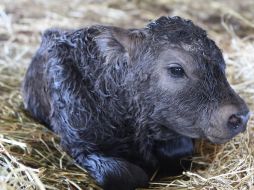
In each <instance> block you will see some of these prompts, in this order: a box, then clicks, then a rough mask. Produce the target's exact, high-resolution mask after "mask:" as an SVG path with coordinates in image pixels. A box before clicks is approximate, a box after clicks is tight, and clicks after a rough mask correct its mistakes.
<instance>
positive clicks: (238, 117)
mask: <svg viewBox="0 0 254 190" xmlns="http://www.w3.org/2000/svg"><path fill="white" fill-rule="evenodd" d="M248 119H249V113H248V114H233V115H231V116H230V117H229V119H228V126H229V127H230V128H232V129H237V128H239V127H244V126H245V125H246V124H247V122H248Z"/></svg>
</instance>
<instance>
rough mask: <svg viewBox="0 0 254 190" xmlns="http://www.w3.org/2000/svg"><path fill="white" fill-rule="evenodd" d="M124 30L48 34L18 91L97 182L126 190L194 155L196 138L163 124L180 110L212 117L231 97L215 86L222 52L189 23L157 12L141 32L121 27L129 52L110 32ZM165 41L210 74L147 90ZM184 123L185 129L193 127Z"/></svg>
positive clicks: (194, 117)
mask: <svg viewBox="0 0 254 190" xmlns="http://www.w3.org/2000/svg"><path fill="white" fill-rule="evenodd" d="M121 30H122V29H118V28H114V27H108V26H107V27H106V26H91V27H87V28H83V29H80V30H75V31H63V30H58V29H55V30H48V31H46V32H45V33H44V34H43V37H42V43H41V46H40V48H39V50H38V51H37V53H36V55H35V56H34V58H33V60H32V63H31V64H30V66H29V68H28V71H27V74H26V77H25V81H24V85H23V96H24V102H25V107H26V109H28V110H29V111H30V113H31V114H32V115H33V116H34V117H35V118H37V119H38V120H40V121H41V122H43V123H45V124H46V125H47V126H49V127H50V128H51V129H52V130H54V131H55V132H56V133H58V134H59V135H60V137H61V145H62V147H63V148H64V149H65V150H66V151H67V152H68V153H69V154H70V155H71V156H72V157H73V158H74V159H75V160H76V161H77V162H78V163H79V164H80V165H81V166H83V167H84V168H86V169H87V170H88V171H89V173H90V174H91V176H92V177H94V178H95V180H96V181H97V182H98V184H99V185H101V186H102V187H103V188H104V189H122V190H123V189H126V190H128V189H134V188H135V187H145V186H147V184H148V175H150V174H151V173H152V172H153V171H155V169H156V168H157V167H158V166H159V165H160V167H161V168H165V167H167V169H168V170H169V171H170V172H172V173H174V170H175V171H176V172H180V170H181V165H180V164H179V160H180V158H182V157H185V156H190V155H191V154H192V152H193V140H192V139H191V138H189V137H186V136H182V135H180V134H179V133H178V132H175V129H174V128H173V127H172V129H168V128H165V127H164V126H165V125H169V123H167V122H168V121H170V122H171V123H170V125H169V126H175V125H177V124H176V123H174V122H175V119H176V118H177V117H178V115H179V114H181V116H182V117H184V118H188V119H189V120H191V121H193V122H194V121H199V119H198V117H199V115H201V113H207V114H209V113H210V111H209V110H210V109H213V108H214V107H216V106H218V105H219V103H220V102H222V101H224V102H227V101H229V99H230V101H231V99H234V97H233V96H235V95H234V93H233V92H231V91H230V92H226V94H227V95H225V92H224V91H223V87H222V86H221V84H220V83H218V80H220V79H221V78H223V77H225V74H224V69H225V63H224V60H223V58H222V55H221V52H220V50H219V49H218V48H217V46H216V45H215V43H214V42H213V41H212V40H210V39H208V38H207V36H206V32H205V31H204V30H202V29H201V28H199V27H197V26H195V25H193V23H192V22H191V21H186V20H183V19H181V18H179V17H173V18H170V17H161V18H159V19H158V20H156V21H155V22H152V23H150V24H149V25H148V26H147V27H146V28H144V29H140V30H139V29H133V30H125V31H127V32H128V35H130V36H131V37H130V38H133V39H132V40H133V41H135V42H134V44H133V47H130V49H129V50H127V48H126V47H125V46H124V45H123V44H122V42H121V41H119V39H118V38H117V37H115V33H114V32H113V31H117V32H119V33H121ZM193 42H195V43H193ZM165 44H175V45H176V46H179V47H180V46H181V44H188V45H190V46H192V47H193V48H192V49H191V50H190V51H189V52H190V54H192V56H193V57H195V59H196V60H197V61H198V62H199V63H200V64H199V67H200V70H202V71H204V72H205V73H207V75H200V78H201V79H202V80H201V81H202V82H200V83H198V84H197V85H196V86H189V87H188V88H187V89H185V90H183V91H181V92H180V93H178V94H176V95H175V96H174V97H168V96H166V94H165V92H163V91H161V90H159V89H157V87H156V86H154V88H150V87H151V86H153V85H156V83H155V81H156V78H154V79H153V78H152V75H150V74H151V72H152V66H151V64H152V63H153V61H154V60H155V59H156V58H157V54H159V52H160V51H161V48H163V47H166V45H165ZM135 48H136V50H135V51H134V50H133V49H135ZM137 49H138V51H137ZM151 55H153V56H151ZM204 63H209V64H204ZM215 70H216V72H215ZM204 72H200V73H201V74H202V73H204ZM207 77H208V79H207ZM223 80H224V78H223ZM148 81H149V82H148ZM223 85H224V86H225V85H226V86H229V85H228V83H226V82H223ZM202 86H203V87H202ZM215 88H217V89H218V88H219V89H222V91H221V90H214V89H215ZM197 89H198V90H197ZM186 94H188V98H186ZM225 96H226V98H225ZM228 96H230V98H228ZM166 97H168V98H166ZM232 97H233V98H232ZM168 102H170V106H169V103H168ZM156 106H157V107H156ZM209 106H210V108H208V107H209ZM176 108H177V109H176ZM184 122H185V121H183V127H182V129H181V130H182V131H185V130H186V129H185V127H184V126H187V125H190V123H184ZM186 133H187V132H186ZM170 163H171V166H170ZM172 163H173V164H172ZM176 163H177V164H178V165H175V164H176ZM172 165H173V166H172ZM175 166H177V167H176V168H173V167H175ZM170 167H171V168H172V169H171V168H170ZM179 168H180V169H179Z"/></svg>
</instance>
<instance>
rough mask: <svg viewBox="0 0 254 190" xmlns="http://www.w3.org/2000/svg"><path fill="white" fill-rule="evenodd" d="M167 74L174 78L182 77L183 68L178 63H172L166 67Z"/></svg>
mask: <svg viewBox="0 0 254 190" xmlns="http://www.w3.org/2000/svg"><path fill="white" fill-rule="evenodd" d="M167 70H168V74H169V75H170V76H172V77H175V78H181V77H184V75H185V73H184V70H183V68H182V67H181V66H180V65H178V64H172V65H170V66H169V67H168V68H167Z"/></svg>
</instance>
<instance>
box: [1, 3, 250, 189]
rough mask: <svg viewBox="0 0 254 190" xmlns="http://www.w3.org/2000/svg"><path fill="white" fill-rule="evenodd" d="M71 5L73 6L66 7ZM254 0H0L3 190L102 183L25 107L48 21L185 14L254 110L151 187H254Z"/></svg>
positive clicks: (135, 21) (129, 21) (70, 23)
mask: <svg viewBox="0 0 254 190" xmlns="http://www.w3.org/2000/svg"><path fill="white" fill-rule="evenodd" d="M66 5H69V6H66ZM252 10H254V3H253V2H252V1H251V0H245V1H243V0H242V1H241V2H238V1H228V0H223V1H209V2H206V3H205V4H202V1H201V0H197V1H190V0H180V1H176V0H159V1H156V2H155V1H152V0H147V1H140V0H135V1H128V2H127V1H123V0H122V1H116V0H109V1H89V0H86V1H81V0H74V1H72V4H70V3H69V1H67V0H64V1H59V0H56V1H43V0H33V1H32V0H19V1H11V0H2V1H1V3H0V45H1V49H0V186H1V189H4V190H5V189H6V190H12V189H39V190H44V189H99V187H97V186H96V185H95V183H94V182H93V180H92V179H91V178H90V177H89V176H88V175H87V172H86V171H85V170H84V169H82V168H80V167H79V166H77V165H76V164H75V163H74V161H73V160H72V159H71V158H70V157H69V156H68V155H66V154H65V153H64V152H63V151H62V150H61V148H60V147H59V138H58V137H57V136H55V135H54V134H52V133H51V132H50V131H49V130H47V129H46V128H45V127H44V126H42V125H40V124H39V123H37V122H36V121H34V120H33V119H31V118H30V117H29V115H28V114H27V113H25V112H24V110H23V106H22V99H21V96H20V91H19V89H20V82H21V80H22V77H23V75H24V72H25V69H26V68H27V66H28V63H29V61H30V59H31V57H32V55H33V53H34V51H35V49H36V48H37V47H38V45H39V41H40V32H42V31H43V30H45V29H46V28H49V27H65V28H74V27H81V26H84V25H87V24H94V23H104V24H114V25H118V26H123V27H140V26H143V25H144V23H146V22H147V21H148V20H149V19H153V18H156V17H158V16H159V15H180V16H183V17H187V18H190V19H192V20H194V21H195V22H196V23H198V24H199V25H201V26H203V27H204V28H206V29H207V30H208V31H209V34H210V35H211V36H212V38H214V39H215V40H216V41H217V43H219V45H220V47H222V48H223V51H224V56H225V60H226V62H227V63H228V66H227V75H228V78H229V81H230V83H231V84H232V85H233V88H234V89H235V90H236V91H237V92H239V93H240V94H241V96H243V97H244V98H245V100H246V101H247V103H248V105H249V106H250V108H251V111H252V117H251V120H250V122H249V125H248V130H247V132H245V133H244V134H240V135H239V136H237V137H236V138H234V139H233V140H232V141H230V142H229V143H227V144H225V145H221V146H216V145H212V144H210V143H208V142H205V141H200V142H199V143H198V144H197V147H196V149H197V154H196V155H195V156H194V158H193V165H192V167H191V170H190V171H188V172H185V173H184V174H183V175H181V176H177V177H170V178H164V179H161V180H160V181H152V182H151V183H150V189H246V190H247V189H253V188H254V146H253V144H254V117H253V110H254V55H253V52H254V37H253V36H251V35H252V34H253V31H254V23H253V18H254V13H253V11H252Z"/></svg>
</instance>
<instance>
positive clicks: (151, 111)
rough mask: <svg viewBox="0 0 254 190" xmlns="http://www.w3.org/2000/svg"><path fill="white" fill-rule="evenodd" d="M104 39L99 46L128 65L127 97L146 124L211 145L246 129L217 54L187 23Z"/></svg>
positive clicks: (244, 113) (241, 105) (161, 22)
mask: <svg viewBox="0 0 254 190" xmlns="http://www.w3.org/2000/svg"><path fill="white" fill-rule="evenodd" d="M107 40H108V41H106V42H107V45H105V43H104V44H103V43H101V47H102V46H104V45H105V46H107V49H108V50H110V51H113V52H114V53H113V54H115V55H117V56H121V58H119V59H124V60H125V61H126V62H128V68H129V69H128V74H126V75H125V78H126V79H125V81H126V83H128V84H131V85H129V90H130V91H132V92H134V91H135V93H133V96H132V97H129V98H130V99H135V100H136V102H138V104H139V110H143V112H144V113H145V114H147V115H146V116H144V115H143V117H147V120H150V121H153V122H155V123H157V124H158V125H160V126H163V127H165V128H167V129H170V130H173V131H175V132H176V133H179V134H181V135H184V136H188V137H192V138H207V139H209V140H210V141H212V142H214V143H224V142H226V141H228V140H229V139H231V138H232V137H234V136H235V135H237V134H238V133H240V132H243V131H244V130H245V129H246V124H247V121H248V117H249V110H248V107H247V106H246V104H245V102H244V101H243V99H241V98H240V97H239V96H238V95H237V94H236V93H235V91H234V90H233V89H232V88H231V87H230V85H229V83H228V81H227V79H226V76H225V62H224V59H223V56H222V53H221V51H220V49H219V48H218V47H217V46H216V44H215V43H214V41H212V40H211V39H209V38H208V37H207V35H206V32H205V31H204V30H202V29H201V28H199V27H198V26H195V25H194V24H193V23H192V22H191V21H187V20H184V19H181V18H179V17H172V18H170V17H161V18H159V19H158V20H156V21H154V22H151V23H150V24H148V26H147V27H146V28H144V29H140V30H124V29H119V28H113V29H111V39H107ZM110 40H111V41H110ZM104 42H105V41H104ZM110 42H111V43H110ZM102 48H104V49H105V47H102ZM117 51H118V52H117ZM108 52H109V51H108ZM109 57H112V56H109ZM130 86H131V87H130ZM145 110H146V111H145ZM147 110H148V111H147Z"/></svg>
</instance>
